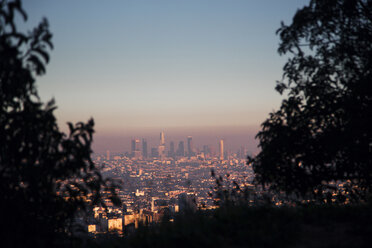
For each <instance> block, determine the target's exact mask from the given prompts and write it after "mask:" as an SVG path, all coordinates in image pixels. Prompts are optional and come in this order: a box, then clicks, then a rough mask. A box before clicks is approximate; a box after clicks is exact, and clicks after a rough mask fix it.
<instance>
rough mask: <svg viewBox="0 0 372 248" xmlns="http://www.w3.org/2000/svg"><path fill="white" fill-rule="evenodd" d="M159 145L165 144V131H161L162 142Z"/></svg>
mask: <svg viewBox="0 0 372 248" xmlns="http://www.w3.org/2000/svg"><path fill="white" fill-rule="evenodd" d="M159 145H165V138H164V132H160V144H159Z"/></svg>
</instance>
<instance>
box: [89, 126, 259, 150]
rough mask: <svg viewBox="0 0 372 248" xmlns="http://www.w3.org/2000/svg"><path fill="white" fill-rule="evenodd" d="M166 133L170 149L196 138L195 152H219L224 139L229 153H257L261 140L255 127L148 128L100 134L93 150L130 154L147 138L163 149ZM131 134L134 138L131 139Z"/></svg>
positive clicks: (151, 144)
mask: <svg viewBox="0 0 372 248" xmlns="http://www.w3.org/2000/svg"><path fill="white" fill-rule="evenodd" d="M160 132H164V134H165V143H166V146H167V149H168V148H169V143H170V141H173V142H174V144H175V147H176V148H177V146H178V142H179V141H181V140H182V141H184V142H185V144H186V140H187V136H192V137H193V143H194V147H195V148H200V149H202V148H203V145H208V146H210V147H212V148H214V149H215V150H216V149H217V148H218V141H219V140H220V139H223V140H224V142H225V148H226V150H231V151H232V152H236V151H237V150H238V149H239V148H240V147H241V146H244V147H245V148H246V149H247V151H248V152H250V153H256V152H257V151H258V148H257V144H258V143H257V140H255V139H254V137H255V135H256V134H257V132H258V129H255V128H254V127H243V126H240V127H238V126H235V127H233V126H229V127H228V126H226V127H194V128H192V127H183V128H182V127H173V128H164V129H159V130H158V129H154V128H148V129H146V130H142V129H141V130H136V131H135V130H128V131H127V132H124V133H116V134H96V135H94V139H93V149H94V152H96V153H105V152H106V151H107V150H109V151H110V152H111V153H124V152H130V142H131V140H132V139H133V138H137V139H140V140H141V142H142V138H145V139H146V140H147V142H148V147H149V149H151V147H157V146H158V145H159V134H160ZM127 133H130V134H131V135H128V134H127Z"/></svg>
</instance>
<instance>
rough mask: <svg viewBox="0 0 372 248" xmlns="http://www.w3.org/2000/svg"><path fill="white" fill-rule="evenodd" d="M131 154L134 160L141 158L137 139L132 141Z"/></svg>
mask: <svg viewBox="0 0 372 248" xmlns="http://www.w3.org/2000/svg"><path fill="white" fill-rule="evenodd" d="M131 152H132V157H134V158H139V157H141V150H140V140H139V139H132V142H131Z"/></svg>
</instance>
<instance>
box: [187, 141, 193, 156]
mask: <svg viewBox="0 0 372 248" xmlns="http://www.w3.org/2000/svg"><path fill="white" fill-rule="evenodd" d="M187 155H188V156H189V157H191V156H194V147H193V144H192V136H187Z"/></svg>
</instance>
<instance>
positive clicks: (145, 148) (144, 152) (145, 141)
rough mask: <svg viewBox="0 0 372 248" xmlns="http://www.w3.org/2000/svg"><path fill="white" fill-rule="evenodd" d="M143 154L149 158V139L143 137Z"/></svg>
mask: <svg viewBox="0 0 372 248" xmlns="http://www.w3.org/2000/svg"><path fill="white" fill-rule="evenodd" d="M142 156H143V157H144V158H147V156H148V152H147V140H146V139H142Z"/></svg>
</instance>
